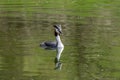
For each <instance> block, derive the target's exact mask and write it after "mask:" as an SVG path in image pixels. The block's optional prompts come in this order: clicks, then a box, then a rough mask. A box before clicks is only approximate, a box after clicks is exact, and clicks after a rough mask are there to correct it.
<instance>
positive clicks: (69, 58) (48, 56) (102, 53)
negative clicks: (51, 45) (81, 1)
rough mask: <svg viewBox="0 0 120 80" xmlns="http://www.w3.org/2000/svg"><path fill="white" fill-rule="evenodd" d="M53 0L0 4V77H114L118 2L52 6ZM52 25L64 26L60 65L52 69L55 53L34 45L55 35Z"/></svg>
mask: <svg viewBox="0 0 120 80" xmlns="http://www.w3.org/2000/svg"><path fill="white" fill-rule="evenodd" d="M43 3H44V1H43ZM46 3H47V2H46ZM56 3H57V2H56ZM56 3H52V2H48V4H49V5H47V4H46V6H45V7H41V6H38V5H36V6H35V5H33V4H29V5H28V4H24V5H23V4H22V3H20V4H17V3H16V4H13V3H6V4H5V3H1V4H0V9H1V11H0V80H57V79H59V80H119V79H120V58H119V56H120V54H119V53H120V45H119V44H120V38H119V36H120V27H119V18H118V17H119V15H118V12H117V9H118V8H117V6H115V7H110V8H108V7H106V6H108V5H107V4H106V3H101V4H100V5H102V6H101V7H96V8H94V9H93V10H92V8H91V7H90V8H89V7H88V6H90V5H89V4H88V5H86V7H85V6H84V5H81V6H78V7H76V8H78V9H79V7H80V8H81V7H82V8H84V9H85V10H82V9H81V10H76V8H73V9H72V8H71V9H70V8H64V7H63V6H57V7H56V8H52V7H53V6H51V5H53V4H56ZM36 4H37V3H36ZM50 4H51V5H50ZM60 4H63V3H59V4H58V5H60ZM75 4H76V5H78V4H77V3H75ZM30 5H31V6H30ZM64 5H65V3H64ZM67 5H68V4H67ZM95 5H96V6H99V4H98V5H97V4H95ZM110 5H113V3H111V4H110ZM47 6H48V7H47ZM49 6H51V7H49ZM70 6H71V5H70ZM98 9H99V10H98ZM74 13H75V14H74ZM79 13H80V14H79ZM54 24H61V25H62V28H63V35H62V36H61V39H62V41H63V44H64V45H65V49H64V51H63V53H62V56H61V62H62V63H63V67H62V69H61V70H54V67H55V65H54V58H55V55H56V52H55V51H48V50H44V49H42V48H40V47H39V44H40V43H41V42H43V41H47V40H55V37H54V35H53V27H52V25H54Z"/></svg>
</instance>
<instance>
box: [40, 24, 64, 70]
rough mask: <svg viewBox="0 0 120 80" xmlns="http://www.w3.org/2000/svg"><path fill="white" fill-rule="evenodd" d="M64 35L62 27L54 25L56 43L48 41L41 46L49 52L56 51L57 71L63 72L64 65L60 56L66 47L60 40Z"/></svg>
mask: <svg viewBox="0 0 120 80" xmlns="http://www.w3.org/2000/svg"><path fill="white" fill-rule="evenodd" d="M61 34H62V28H61V25H54V35H55V38H56V41H54V42H52V41H46V42H43V43H41V44H40V46H41V47H42V48H44V49H47V50H56V57H55V61H54V62H55V70H61V68H62V63H61V62H60V56H61V53H62V51H63V50H64V45H63V43H62V41H61V39H60V35H61Z"/></svg>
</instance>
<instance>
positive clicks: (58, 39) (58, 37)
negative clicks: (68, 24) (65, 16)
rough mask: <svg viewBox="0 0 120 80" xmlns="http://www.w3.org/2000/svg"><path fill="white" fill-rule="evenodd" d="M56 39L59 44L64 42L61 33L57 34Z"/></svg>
mask: <svg viewBox="0 0 120 80" xmlns="http://www.w3.org/2000/svg"><path fill="white" fill-rule="evenodd" d="M56 41H57V43H58V44H59V43H62V41H61V39H60V36H59V35H57V36H56Z"/></svg>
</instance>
